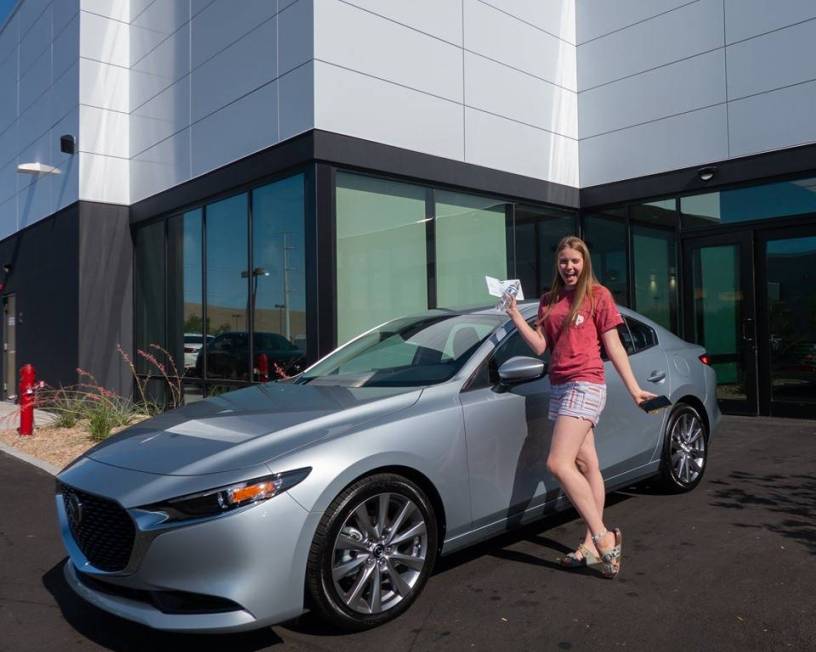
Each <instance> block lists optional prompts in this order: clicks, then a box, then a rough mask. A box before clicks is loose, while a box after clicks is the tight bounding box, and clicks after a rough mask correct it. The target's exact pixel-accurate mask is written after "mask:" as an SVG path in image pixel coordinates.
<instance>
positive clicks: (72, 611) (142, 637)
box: [42, 559, 283, 652]
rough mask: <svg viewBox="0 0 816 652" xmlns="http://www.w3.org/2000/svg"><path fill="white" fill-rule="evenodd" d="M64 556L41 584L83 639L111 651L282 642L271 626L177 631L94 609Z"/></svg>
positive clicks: (251, 649)
mask: <svg viewBox="0 0 816 652" xmlns="http://www.w3.org/2000/svg"><path fill="white" fill-rule="evenodd" d="M64 564H65V559H63V560H62V561H61V562H59V563H58V564H56V565H55V566H54V567H53V568H51V570H49V571H48V572H47V573H46V574H45V575H43V576H42V583H43V586H44V587H45V588H46V590H48V592H49V593H50V594H51V595H52V596H53V597H54V600H55V601H56V603H57V605H58V606H59V608H60V611H61V612H62V615H63V617H64V618H65V620H66V621H67V622H68V624H69V625H71V627H73V628H74V629H75V630H76V631H77V632H79V633H80V634H82V636H84V637H85V638H87V639H88V640H90V641H93V642H94V643H96V644H97V645H101V646H103V647H105V648H108V649H110V650H117V651H121V652H126V651H131V650H150V651H151V652H155V651H156V650H172V649H178V650H184V649H195V650H197V651H199V652H203V651H209V650H213V651H215V650H218V651H219V652H220V651H222V650H230V652H255V651H256V650H262V649H264V648H268V647H270V646H273V645H277V644H280V643H282V642H283V641H282V640H281V638H280V637H279V636H277V634H275V632H274V631H272V629H271V628H270V627H266V628H263V629H258V630H255V631H251V632H242V633H237V634H221V635H212V634H176V633H171V632H161V631H158V630H154V629H150V628H149V627H145V626H143V625H139V624H138V623H133V622H131V621H129V620H124V619H123V618H118V617H117V616H113V615H111V614H109V613H107V612H105V611H102V610H101V609H97V608H96V607H94V606H93V605H91V604H89V603H88V602H86V601H85V600H83V599H82V598H81V597H79V596H78V595H77V594H76V593H74V592H73V590H72V589H71V588H70V587H69V586H68V583H67V582H66V581H65V576H64V575H63V570H62V568H63V565H64Z"/></svg>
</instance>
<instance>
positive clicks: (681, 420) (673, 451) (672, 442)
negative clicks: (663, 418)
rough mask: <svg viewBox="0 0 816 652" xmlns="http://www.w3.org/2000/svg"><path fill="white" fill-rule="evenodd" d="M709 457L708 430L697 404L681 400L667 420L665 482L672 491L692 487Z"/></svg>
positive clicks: (664, 441) (663, 478) (701, 473)
mask: <svg viewBox="0 0 816 652" xmlns="http://www.w3.org/2000/svg"><path fill="white" fill-rule="evenodd" d="M707 459H708V433H707V432H706V425H705V421H704V420H703V418H702V416H700V413H699V412H698V411H697V409H696V408H694V407H692V406H691V405H688V404H687V403H678V404H677V406H676V407H675V408H674V410H673V411H672V413H671V415H670V416H669V420H668V422H667V423H666V431H665V434H664V440H663V459H662V463H661V466H660V477H661V485H662V486H663V488H664V489H665V490H666V491H669V492H671V493H682V492H685V491H691V490H692V489H694V488H695V487H696V486H697V485H698V484H700V480H702V479H703V473H704V472H705V468H706V461H707Z"/></svg>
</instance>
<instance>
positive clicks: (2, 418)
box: [0, 401, 60, 475]
mask: <svg viewBox="0 0 816 652" xmlns="http://www.w3.org/2000/svg"><path fill="white" fill-rule="evenodd" d="M56 418H57V417H56V416H55V415H54V414H52V413H51V412H46V411H45V410H34V426H35V427H37V426H44V425H48V424H50V423H53V422H54V421H56ZM19 426H20V406H19V405H16V404H15V403H12V402H11V401H0V429H2V430H15V429H16V428H19ZM0 451H2V452H4V453H6V454H8V455H11V456H12V457H16V458H17V459H18V460H22V461H23V462H28V463H29V464H31V465H32V466H36V467H37V468H39V469H42V470H43V471H46V472H47V473H50V474H51V475H56V474H57V473H58V472H59V470H60V467H58V466H56V465H54V464H51V463H50V462H46V461H45V460H41V459H39V458H38V457H34V456H33V455H29V454H28V453H26V452H25V451H22V450H20V449H19V448H16V447H14V446H7V445H6V444H4V443H3V442H1V441H0Z"/></svg>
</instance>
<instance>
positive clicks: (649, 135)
mask: <svg viewBox="0 0 816 652" xmlns="http://www.w3.org/2000/svg"><path fill="white" fill-rule="evenodd" d="M576 23H577V36H578V39H577V43H578V46H577V61H578V132H579V142H580V177H581V186H592V185H596V184H600V183H607V182H611V181H618V180H621V179H626V178H633V177H638V176H643V175H648V174H655V173H659V172H665V171H669V170H673V169H677V168H682V167H687V166H694V165H698V164H705V163H708V162H712V161H718V160H725V159H729V158H735V157H740V156H746V155H749V154H756V153H760V152H763V151H768V150H775V149H781V148H785V147H791V146H796V145H802V144H806V143H812V142H816V122H814V120H813V119H812V116H813V115H814V109H816V64H814V62H815V61H816V3H814V2H812V0H789V1H787V0H786V2H775V1H773V0H692V1H691V2H689V1H688V0H621V1H620V2H615V3H609V2H606V1H605V0H576Z"/></svg>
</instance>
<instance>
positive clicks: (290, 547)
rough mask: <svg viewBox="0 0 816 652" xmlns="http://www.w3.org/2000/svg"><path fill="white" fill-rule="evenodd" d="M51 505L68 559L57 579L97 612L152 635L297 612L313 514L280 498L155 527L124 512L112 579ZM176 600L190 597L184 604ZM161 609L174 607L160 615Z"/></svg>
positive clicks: (236, 626)
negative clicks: (124, 530)
mask: <svg viewBox="0 0 816 652" xmlns="http://www.w3.org/2000/svg"><path fill="white" fill-rule="evenodd" d="M56 502H57V514H58V518H59V524H60V531H61V533H62V537H63V542H64V544H65V547H66V549H67V550H68V553H69V561H68V562H67V563H66V565H65V570H64V572H65V577H66V580H67V581H68V584H69V585H70V586H71V588H72V589H73V590H74V591H75V592H76V593H77V594H78V595H80V596H81V597H83V598H84V599H85V600H87V601H88V602H90V603H92V604H94V605H96V606H97V607H99V608H101V609H103V610H105V611H108V612H110V613H113V614H115V615H117V616H120V617H122V618H126V619H128V620H133V621H136V622H139V623H142V624H144V625H147V626H149V627H153V628H156V629H163V630H172V631H188V632H227V631H240V630H247V629H254V628H257V627H262V626H266V625H270V624H273V623H277V622H281V621H283V620H287V619H289V618H292V617H294V616H297V615H298V614H300V613H302V611H303V598H304V596H303V589H304V578H305V572H306V571H305V569H306V562H307V556H308V551H309V547H310V544H311V540H312V538H313V536H314V531H315V529H316V527H317V523H318V521H319V518H320V514H317V513H309V512H307V511H306V510H305V509H303V508H302V507H301V506H300V505H299V504H298V503H297V502H296V501H295V500H294V499H293V498H292V497H291V496H290V495H289V494H288V493H283V494H281V495H279V496H275V497H274V498H271V499H269V500H267V501H264V502H262V503H259V504H257V505H254V506H250V507H245V508H243V509H239V510H236V511H234V512H231V513H227V514H224V515H222V516H218V517H215V518H210V519H206V520H198V521H196V522H191V523H189V524H175V525H171V526H166V525H165V526H164V527H162V526H155V525H151V522H150V520H149V519H146V518H145V517H144V515H145V512H140V510H138V509H129V510H127V511H128V514H130V516H131V518H133V521H134V523H135V526H136V536H135V539H134V546H133V552H132V554H131V557H130V561H129V563H128V564H127V567H126V568H125V569H123V570H122V571H120V572H105V571H101V570H99V569H97V568H95V567H94V566H93V565H92V564H91V563H90V562H89V561H88V559H87V558H86V557H85V555H84V554H83V553H82V551H81V550H80V549H79V546H78V545H77V542H76V541H75V540H74V537H73V535H72V533H71V528H70V526H69V523H68V517H67V514H66V511H65V507H64V503H63V500H62V495H61V494H58V495H57V501H56ZM79 573H82V576H80V575H79ZM82 577H84V578H86V581H82V579H81V578H82ZM100 589H101V590H100ZM165 596H166V597H167V598H168V599H163V597H165ZM179 596H182V598H183V597H184V596H189V597H190V598H195V599H194V600H193V603H192V604H191V605H186V604H184V600H183V599H179ZM153 598H157V599H153ZM169 598H172V600H170V599H169ZM168 603H175V606H174V607H171V608H170V609H168V608H167V604H168ZM202 604H204V610H205V611H206V612H205V613H201V612H200V611H201V605H202Z"/></svg>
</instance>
